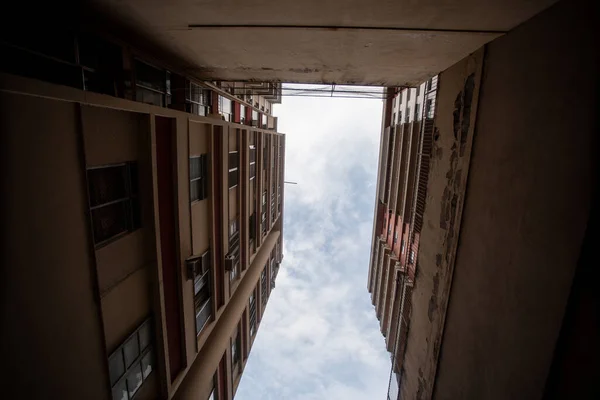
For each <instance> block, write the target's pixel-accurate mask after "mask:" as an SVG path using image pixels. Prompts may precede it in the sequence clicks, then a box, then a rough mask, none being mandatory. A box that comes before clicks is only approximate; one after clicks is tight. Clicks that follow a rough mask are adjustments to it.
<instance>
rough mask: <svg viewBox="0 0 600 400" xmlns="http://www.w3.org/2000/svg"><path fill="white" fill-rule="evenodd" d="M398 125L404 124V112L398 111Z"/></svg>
mask: <svg viewBox="0 0 600 400" xmlns="http://www.w3.org/2000/svg"><path fill="white" fill-rule="evenodd" d="M398 123H399V124H401V123H402V111H398Z"/></svg>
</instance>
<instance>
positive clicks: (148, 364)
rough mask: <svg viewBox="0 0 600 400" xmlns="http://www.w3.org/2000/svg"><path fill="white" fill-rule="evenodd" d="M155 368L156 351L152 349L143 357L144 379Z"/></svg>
mask: <svg viewBox="0 0 600 400" xmlns="http://www.w3.org/2000/svg"><path fill="white" fill-rule="evenodd" d="M153 369H154V353H153V352H152V350H150V351H149V352H148V353H146V355H145V356H144V357H143V358H142V374H143V376H144V379H146V378H147V377H148V375H150V373H151V372H152V370H153Z"/></svg>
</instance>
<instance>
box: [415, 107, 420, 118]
mask: <svg viewBox="0 0 600 400" xmlns="http://www.w3.org/2000/svg"><path fill="white" fill-rule="evenodd" d="M420 109H421V105H420V104H419V103H417V104H415V120H418V119H419V110H420Z"/></svg>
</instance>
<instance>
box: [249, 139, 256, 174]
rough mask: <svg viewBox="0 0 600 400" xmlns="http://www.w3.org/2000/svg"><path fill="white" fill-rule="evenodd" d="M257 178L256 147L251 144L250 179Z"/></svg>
mask: <svg viewBox="0 0 600 400" xmlns="http://www.w3.org/2000/svg"><path fill="white" fill-rule="evenodd" d="M254 178H256V147H255V146H254V145H250V180H252V179H254Z"/></svg>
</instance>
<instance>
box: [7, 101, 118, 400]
mask: <svg viewBox="0 0 600 400" xmlns="http://www.w3.org/2000/svg"><path fill="white" fill-rule="evenodd" d="M0 104H1V105H2V107H1V108H0V113H1V114H0V132H1V136H0V137H1V139H0V140H1V144H0V163H1V165H2V171H3V172H2V179H1V180H0V188H1V192H2V193H4V196H3V201H2V207H1V208H0V213H1V214H0V220H1V221H2V224H0V226H1V228H0V229H1V230H2V234H1V235H0V237H1V238H2V242H1V243H2V244H1V246H2V248H1V251H0V265H2V277H1V279H0V281H1V282H2V289H1V290H0V292H1V293H2V302H1V305H0V307H1V308H0V318H1V319H0V353H1V354H2V357H3V363H4V368H3V371H4V372H3V382H4V385H3V387H4V389H3V390H4V393H5V396H6V397H7V398H19V397H27V398H48V396H52V397H54V398H73V397H77V398H85V399H107V398H108V397H109V392H108V376H107V370H106V363H105V361H104V360H106V357H105V354H104V340H103V337H102V327H101V320H100V314H99V308H98V298H97V297H96V295H95V291H94V286H95V272H94V261H93V253H92V252H93V248H92V245H91V240H92V239H91V236H90V231H89V230H88V223H87V221H88V219H87V216H86V212H87V201H86V199H85V195H84V193H85V186H84V169H83V158H82V157H81V156H82V152H81V151H82V146H81V141H80V138H79V137H78V131H77V114H78V109H77V106H76V105H75V104H73V103H67V102H61V101H55V100H50V99H45V98H40V97H30V96H23V95H17V94H8V93H5V92H2V93H0Z"/></svg>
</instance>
